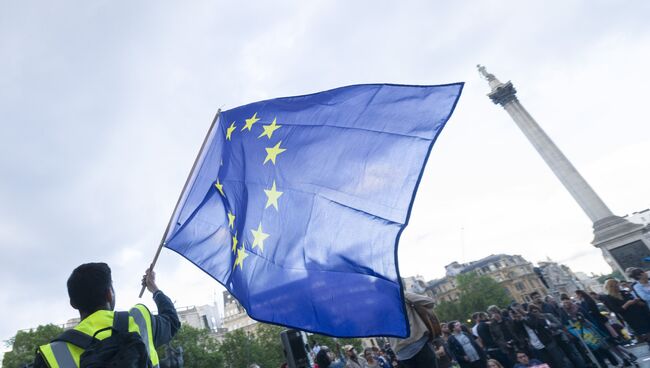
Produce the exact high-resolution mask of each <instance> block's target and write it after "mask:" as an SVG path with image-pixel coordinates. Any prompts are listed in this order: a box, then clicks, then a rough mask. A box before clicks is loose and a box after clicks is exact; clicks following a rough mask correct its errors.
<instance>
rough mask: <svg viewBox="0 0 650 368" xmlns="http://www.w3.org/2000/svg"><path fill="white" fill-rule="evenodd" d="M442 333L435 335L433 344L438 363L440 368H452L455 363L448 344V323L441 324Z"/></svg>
mask: <svg viewBox="0 0 650 368" xmlns="http://www.w3.org/2000/svg"><path fill="white" fill-rule="evenodd" d="M440 331H441V335H440V336H438V337H435V338H434V339H433V340H432V341H431V344H432V345H433V349H434V351H435V353H436V363H437V364H438V368H450V367H451V366H452V364H453V357H452V355H451V352H450V351H449V345H447V339H448V338H449V334H450V332H449V325H448V324H447V323H441V324H440Z"/></svg>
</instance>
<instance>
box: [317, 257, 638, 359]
mask: <svg viewBox="0 0 650 368" xmlns="http://www.w3.org/2000/svg"><path fill="white" fill-rule="evenodd" d="M627 274H628V276H629V277H630V278H631V279H633V280H635V281H634V282H633V283H628V282H624V281H618V280H615V279H609V280H607V281H606V282H605V284H604V289H605V293H604V294H597V293H594V292H587V291H583V290H577V291H576V292H575V294H574V295H567V294H562V295H560V296H559V300H558V299H556V298H555V297H553V296H550V295H547V296H543V295H541V294H540V293H537V292H535V293H533V294H531V295H530V297H531V299H532V302H530V303H523V304H520V303H516V302H514V303H512V304H510V305H507V306H496V305H492V306H490V307H488V308H487V310H485V311H479V312H476V313H474V314H473V315H472V316H471V320H472V325H471V327H470V326H468V325H466V324H465V323H463V322H462V321H448V322H442V323H440V324H439V326H440V329H439V331H437V332H432V333H424V334H423V335H421V334H417V333H416V334H412V335H411V337H410V340H409V339H406V340H402V341H408V344H404V346H403V347H399V348H397V347H396V348H395V349H394V350H395V351H397V353H395V352H394V351H393V348H391V346H390V344H386V346H384V349H379V348H368V349H366V350H365V351H364V352H363V354H362V356H359V355H358V354H357V353H356V351H355V350H354V348H353V347H352V346H344V347H343V349H342V351H341V350H337V351H338V355H337V354H335V353H334V352H333V351H330V350H329V349H328V348H324V349H321V351H320V352H318V354H316V355H315V357H316V359H315V360H316V363H317V364H318V367H319V368H330V367H331V368H366V367H372V368H374V367H379V368H388V367H391V368H392V367H397V366H399V367H407V368H408V367H438V368H451V367H460V368H524V367H552V368H587V367H589V368H591V367H603V368H605V367H608V366H615V367H619V366H623V367H625V366H636V365H637V364H636V360H637V358H636V356H635V355H634V354H632V353H631V352H630V351H629V350H628V349H627V348H626V346H627V345H629V344H631V343H644V342H648V343H649V344H650V309H649V305H650V283H648V276H647V274H646V273H645V272H644V271H643V270H641V269H638V268H631V269H628V270H627ZM407 300H408V298H407ZM407 303H409V302H408V301H407ZM414 319H415V320H421V319H420V318H417V317H415V313H413V314H412V315H409V320H410V323H411V330H414V329H415V330H417V328H418V327H417V323H416V324H415V325H414V323H413V320H414ZM423 325H424V324H423ZM429 330H431V329H430V328H429ZM400 356H401V357H400ZM429 361H430V362H432V363H433V364H429V363H427V362H429ZM434 364H435V365H434ZM608 364H609V365H608Z"/></svg>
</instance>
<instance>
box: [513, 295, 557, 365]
mask: <svg viewBox="0 0 650 368" xmlns="http://www.w3.org/2000/svg"><path fill="white" fill-rule="evenodd" d="M523 324H524V328H525V329H526V332H527V333H528V335H529V337H530V343H531V347H532V348H533V355H535V357H536V358H538V359H540V360H541V361H543V362H545V363H549V364H550V365H551V366H557V367H565V366H567V365H566V363H565V356H564V353H563V352H562V351H561V350H560V348H559V347H558V345H557V343H556V342H555V338H554V337H553V332H552V329H551V324H550V323H549V322H548V321H547V319H546V316H545V315H543V314H542V311H541V309H540V308H539V307H538V306H536V305H534V304H530V305H529V306H528V314H526V315H525V316H524V319H523Z"/></svg>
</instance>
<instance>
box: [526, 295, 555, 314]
mask: <svg viewBox="0 0 650 368" xmlns="http://www.w3.org/2000/svg"><path fill="white" fill-rule="evenodd" d="M530 298H531V299H533V304H534V305H536V306H537V307H539V309H540V310H541V311H542V313H548V314H552V315H554V316H556V317H559V316H558V314H559V312H558V311H557V308H556V307H555V306H554V305H553V304H550V303H547V302H545V298H544V297H543V296H542V294H541V293H540V292H539V291H533V292H532V293H530Z"/></svg>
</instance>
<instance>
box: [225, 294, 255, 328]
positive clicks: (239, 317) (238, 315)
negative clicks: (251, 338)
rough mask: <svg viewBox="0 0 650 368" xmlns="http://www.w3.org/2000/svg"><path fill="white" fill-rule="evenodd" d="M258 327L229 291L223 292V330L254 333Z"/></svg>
mask: <svg viewBox="0 0 650 368" xmlns="http://www.w3.org/2000/svg"><path fill="white" fill-rule="evenodd" d="M258 325H259V323H258V322H257V321H255V320H254V319H252V318H250V317H249V316H248V313H246V309H244V307H243V306H242V305H241V304H240V303H239V301H237V299H235V297H234V296H232V294H230V293H229V292H228V291H227V290H226V291H224V292H223V328H224V329H225V330H226V331H227V332H231V331H235V330H239V329H243V330H244V332H251V333H253V332H255V330H256V329H257V327H258Z"/></svg>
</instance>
